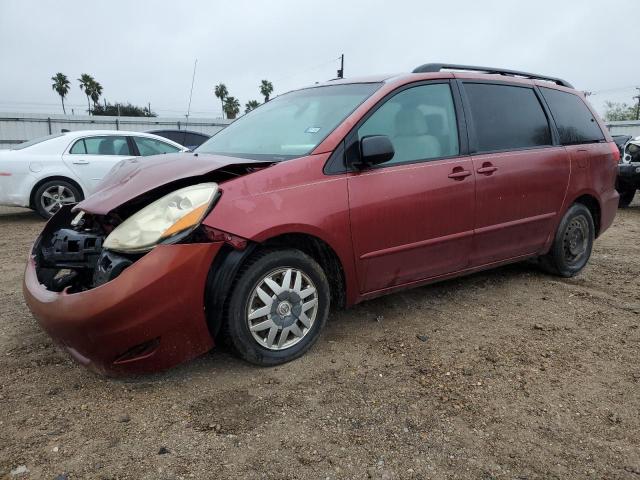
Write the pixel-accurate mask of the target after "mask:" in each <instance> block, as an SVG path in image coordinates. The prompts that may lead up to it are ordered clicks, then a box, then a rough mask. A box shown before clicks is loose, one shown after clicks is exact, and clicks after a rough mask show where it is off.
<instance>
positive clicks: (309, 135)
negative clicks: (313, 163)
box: [196, 83, 381, 161]
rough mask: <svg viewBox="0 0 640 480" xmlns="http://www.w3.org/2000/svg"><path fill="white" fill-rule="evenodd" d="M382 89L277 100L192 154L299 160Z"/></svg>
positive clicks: (310, 92)
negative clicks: (298, 158)
mask: <svg viewBox="0 0 640 480" xmlns="http://www.w3.org/2000/svg"><path fill="white" fill-rule="evenodd" d="M380 85H381V84H380V83H356V84H347V85H329V86H322V87H313V88H307V89H304V90H297V91H295V92H291V93H287V94H285V95H282V96H280V97H276V98H274V99H273V100H271V101H269V102H267V103H265V104H264V105H262V106H260V107H259V108H257V109H256V110H254V111H252V112H250V113H248V114H247V115H245V116H243V117H242V118H240V119H238V120H236V121H235V122H233V123H232V124H231V125H229V126H228V127H226V128H225V129H223V130H221V131H220V132H219V133H217V134H216V135H214V136H213V137H212V138H210V139H209V140H208V141H206V142H205V143H203V144H202V145H201V146H200V147H198V148H197V149H196V152H198V153H216V154H220V155H227V156H231V157H244V158H251V159H257V160H273V161H280V160H287V159H290V158H295V157H301V156H303V155H306V154H308V153H310V152H311V151H312V150H313V149H314V148H315V147H316V146H318V145H319V144H320V142H321V141H322V140H324V139H325V138H326V137H327V135H329V133H331V131H332V130H333V129H334V128H336V127H337V126H338V125H339V124H340V122H342V120H344V119H345V118H346V117H347V116H348V115H349V114H350V113H351V112H353V111H354V110H355V109H356V108H357V107H358V106H359V105H360V104H361V103H362V102H364V101H365V100H366V99H367V98H368V97H369V96H371V95H372V94H373V92H375V91H376V90H377V89H378V88H379V87H380Z"/></svg>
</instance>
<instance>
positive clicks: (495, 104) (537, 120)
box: [464, 82, 552, 152]
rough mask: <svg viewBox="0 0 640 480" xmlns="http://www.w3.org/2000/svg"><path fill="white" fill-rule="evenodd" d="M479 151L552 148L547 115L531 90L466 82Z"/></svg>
mask: <svg viewBox="0 0 640 480" xmlns="http://www.w3.org/2000/svg"><path fill="white" fill-rule="evenodd" d="M464 90H465V93H466V95H467V99H468V100H469V104H470V107H471V116H472V118H473V126H474V128H475V133H476V141H477V147H478V152H495V151H504V150H518V149H523V148H535V147H543V146H547V145H551V144H552V141H551V130H550V129H549V122H548V120H547V116H546V115H545V113H544V110H543V109H542V105H541V104H540V101H539V100H538V97H537V96H536V93H535V92H534V91H533V89H532V88H528V87H518V86H511V85H497V84H491V83H468V82H465V83H464Z"/></svg>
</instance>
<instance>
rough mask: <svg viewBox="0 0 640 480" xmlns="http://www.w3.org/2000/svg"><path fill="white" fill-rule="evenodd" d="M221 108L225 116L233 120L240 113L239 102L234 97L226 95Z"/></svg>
mask: <svg viewBox="0 0 640 480" xmlns="http://www.w3.org/2000/svg"><path fill="white" fill-rule="evenodd" d="M222 108H223V110H224V113H226V114H227V118H228V119H230V120H233V119H234V118H236V115H237V114H238V113H240V102H239V101H238V99H237V98H236V97H226V98H225V99H224V106H223V107H222Z"/></svg>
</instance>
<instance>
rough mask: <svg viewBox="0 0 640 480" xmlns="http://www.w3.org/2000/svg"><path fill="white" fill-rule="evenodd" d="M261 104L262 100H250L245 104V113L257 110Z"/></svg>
mask: <svg viewBox="0 0 640 480" xmlns="http://www.w3.org/2000/svg"><path fill="white" fill-rule="evenodd" d="M259 106H260V102H258V101H257V100H249V101H248V102H247V103H245V104H244V113H249V112H250V111H251V110H255V109H256V108H258V107H259Z"/></svg>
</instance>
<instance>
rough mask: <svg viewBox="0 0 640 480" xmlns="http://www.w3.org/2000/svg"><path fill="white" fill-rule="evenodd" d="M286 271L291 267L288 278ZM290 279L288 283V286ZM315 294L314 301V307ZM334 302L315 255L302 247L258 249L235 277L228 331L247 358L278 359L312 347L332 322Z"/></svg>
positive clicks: (225, 332) (285, 359) (263, 363)
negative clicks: (328, 319) (298, 248)
mask: <svg viewBox="0 0 640 480" xmlns="http://www.w3.org/2000/svg"><path fill="white" fill-rule="evenodd" d="M287 271H290V272H291V273H290V274H289V278H288V279H287ZM300 272H301V273H302V275H299V274H300ZM267 278H268V279H269V280H267ZM298 278H299V283H298ZM287 280H288V288H284V289H283V288H282V287H283V286H284V287H287V285H285V283H286V281H287ZM271 286H273V287H274V289H271ZM258 289H260V290H261V291H262V293H258ZM312 290H313V291H312ZM310 292H311V293H310ZM265 294H266V295H265ZM313 300H315V306H311V307H309V304H313V303H314V302H313ZM269 302H271V303H269ZM329 307H330V294H329V283H328V281H327V277H326V275H325V273H324V271H323V270H322V268H321V267H320V265H318V263H316V261H315V260H313V259H312V258H311V257H309V256H308V255H306V254H304V253H302V252H301V251H299V250H265V251H262V252H257V253H256V254H255V255H254V256H253V257H251V258H250V259H249V260H248V261H247V262H246V264H245V265H243V267H242V268H241V269H240V272H239V273H238V276H237V277H236V281H235V283H234V286H233V287H232V292H231V296H230V298H229V301H228V304H227V308H226V318H225V323H224V325H223V332H222V333H223V337H224V339H225V342H226V343H227V344H228V345H229V346H231V348H232V349H233V350H234V351H235V352H236V353H237V354H238V355H239V356H240V357H241V358H243V359H244V360H246V361H248V362H250V363H253V364H256V365H260V366H273V365H279V364H282V363H286V362H289V361H291V360H294V359H296V358H298V357H300V356H301V355H303V354H304V353H305V352H306V351H307V350H309V348H311V346H312V345H313V344H314V343H315V342H316V340H317V339H318V337H319V335H320V331H321V330H322V328H323V327H324V325H325V324H326V322H327V317H328V316H329ZM305 309H306V310H305ZM267 311H268V312H269V313H266V312H267ZM250 315H253V317H254V318H252V319H250V318H249V317H250ZM269 322H270V323H269ZM250 324H251V326H252V327H253V329H254V331H253V332H252V331H251V329H250ZM259 324H262V325H259ZM305 324H306V325H308V326H305ZM258 325H259V326H258ZM286 329H288V330H287V333H286V334H285V330H286ZM300 334H302V336H300ZM283 336H284V339H283Z"/></svg>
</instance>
